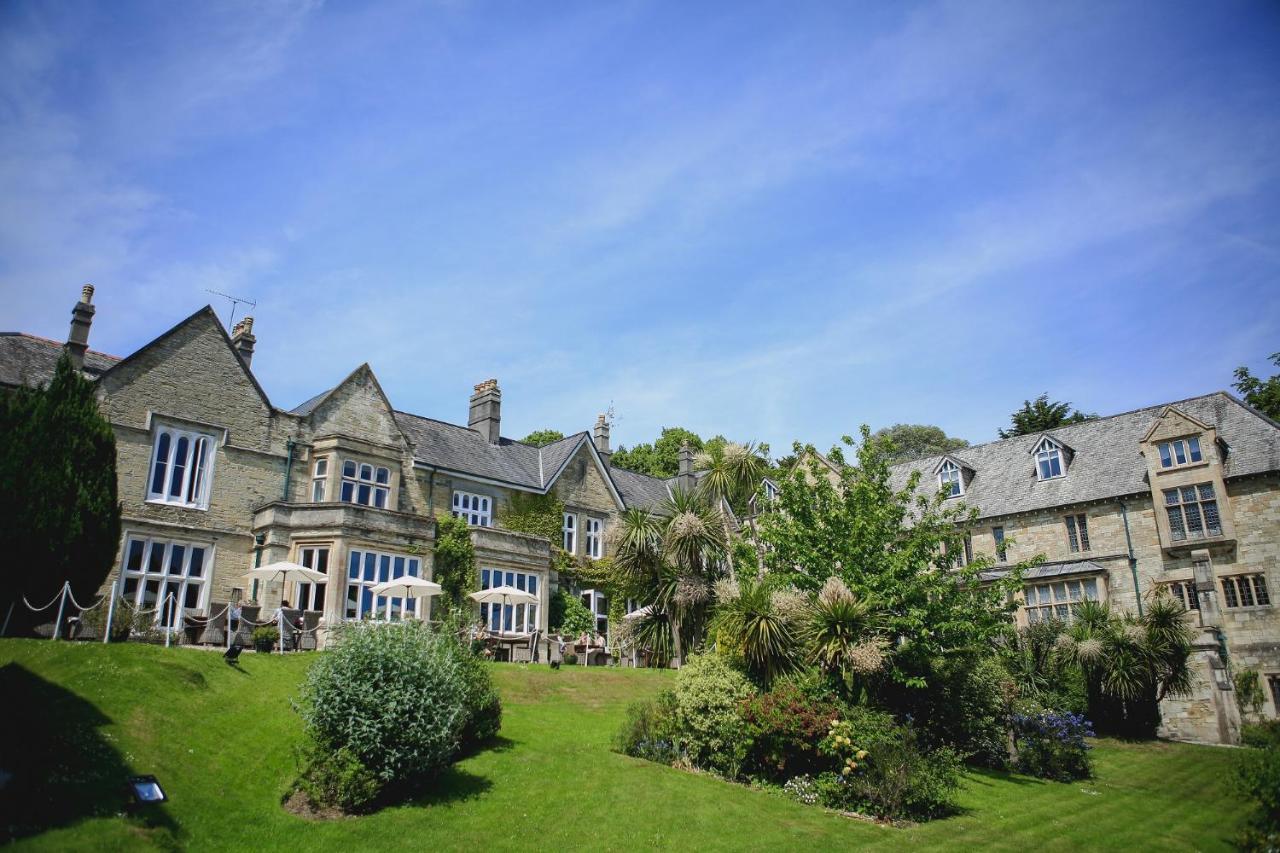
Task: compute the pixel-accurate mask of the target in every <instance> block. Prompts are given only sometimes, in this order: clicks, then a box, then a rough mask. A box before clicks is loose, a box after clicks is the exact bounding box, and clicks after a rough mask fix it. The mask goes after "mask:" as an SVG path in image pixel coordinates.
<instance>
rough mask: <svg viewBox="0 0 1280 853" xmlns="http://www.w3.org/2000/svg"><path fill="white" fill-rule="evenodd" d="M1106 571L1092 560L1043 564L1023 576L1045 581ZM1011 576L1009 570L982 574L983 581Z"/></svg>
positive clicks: (995, 570) (994, 570) (1027, 578)
mask: <svg viewBox="0 0 1280 853" xmlns="http://www.w3.org/2000/svg"><path fill="white" fill-rule="evenodd" d="M1105 571H1106V567H1104V566H1101V565H1099V564H1097V563H1095V562H1093V561H1092V560H1078V561H1076V562H1066V563H1041V564H1040V565H1038V566H1032V567H1031V568H1029V569H1027V571H1026V573H1025V574H1023V576H1022V579H1023V580H1044V579H1045V578H1062V577H1072V576H1073V575H1096V574H1102V573H1103V572H1105ZM1007 574H1009V570H1008V569H992V570H991V571H989V572H983V573H982V579H983V580H998V579H999V578H1002V577H1004V576H1005V575H1007Z"/></svg>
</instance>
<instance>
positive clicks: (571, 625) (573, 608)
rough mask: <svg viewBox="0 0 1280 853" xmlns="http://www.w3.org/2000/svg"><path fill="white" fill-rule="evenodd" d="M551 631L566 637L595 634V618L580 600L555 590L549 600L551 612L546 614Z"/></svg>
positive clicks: (567, 593) (570, 594)
mask: <svg viewBox="0 0 1280 853" xmlns="http://www.w3.org/2000/svg"><path fill="white" fill-rule="evenodd" d="M547 618H548V624H550V626H551V630H553V631H556V632H558V633H560V634H562V635H563V636H566V637H577V636H579V635H580V634H584V633H592V634H594V633H595V630H596V617H594V616H592V615H591V611H590V610H588V609H587V605H585V604H583V603H582V599H581V598H578V596H576V595H573V594H572V593H569V592H566V591H565V590H563V589H560V590H556V594H555V595H554V596H552V598H551V612H550V613H548V614H547Z"/></svg>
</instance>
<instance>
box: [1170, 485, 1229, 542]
mask: <svg viewBox="0 0 1280 853" xmlns="http://www.w3.org/2000/svg"><path fill="white" fill-rule="evenodd" d="M1164 506H1165V512H1167V513H1168V514H1169V535H1170V536H1172V537H1173V541H1175V542H1181V541H1183V540H1186V539H1203V538H1204V537H1206V536H1221V535H1222V519H1221V518H1220V517H1219V515H1218V500H1217V495H1216V494H1215V493H1214V490H1213V484H1212V483H1201V484H1199V485H1196V486H1180V487H1178V488H1176V489H1165V490H1164Z"/></svg>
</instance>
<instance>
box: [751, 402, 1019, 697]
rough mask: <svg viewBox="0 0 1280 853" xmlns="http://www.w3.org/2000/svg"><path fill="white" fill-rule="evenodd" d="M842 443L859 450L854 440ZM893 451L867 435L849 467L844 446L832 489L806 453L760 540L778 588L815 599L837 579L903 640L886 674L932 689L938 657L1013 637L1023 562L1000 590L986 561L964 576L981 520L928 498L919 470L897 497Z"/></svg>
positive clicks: (838, 451) (835, 458)
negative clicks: (969, 535)
mask: <svg viewBox="0 0 1280 853" xmlns="http://www.w3.org/2000/svg"><path fill="white" fill-rule="evenodd" d="M843 443H844V445H845V447H847V448H853V447H854V442H853V440H852V439H850V438H848V437H847V436H846V437H845V439H844V442H843ZM812 449H813V448H811V447H810V448H800V447H798V446H797V448H796V452H797V454H800V453H801V452H802V450H804V451H805V452H808V451H812ZM887 451H888V448H887V447H886V442H885V441H884V439H875V438H872V436H871V432H870V430H869V429H867V428H866V427H863V429H862V441H861V443H860V444H858V445H857V447H856V455H857V464H855V465H847V464H845V456H844V450H843V449H842V448H841V447H836V448H833V449H832V451H831V453H830V458H831V460H832V462H833V463H835V466H836V470H838V472H839V474H838V476H837V478H836V479H837V482H835V483H833V482H832V481H831V479H829V474H828V471H829V469H826V468H825V467H824V466H822V463H821V462H819V461H818V459H817V457H816V454H814V453H809V454H808V462H807V464H802V465H800V466H798V467H797V468H796V469H794V470H792V471H791V472H790V473H788V474H787V475H785V476H783V477H782V478H780V482H779V484H778V485H779V488H780V493H779V495H778V499H777V500H776V501H775V502H774V503H773V504H772V506H771V507H770V511H769V512H767V513H765V515H764V516H763V518H762V519H761V530H760V537H761V539H762V540H763V541H764V542H765V544H766V546H767V547H766V552H765V558H766V564H767V566H768V568H769V571H770V573H771V575H772V576H773V577H774V578H775V579H776V580H777V581H778V582H779V583H784V584H790V585H793V586H795V587H797V588H798V589H801V590H807V591H817V590H819V589H821V588H822V587H823V586H824V585H825V584H826V581H827V578H829V577H833V576H834V577H838V578H839V579H840V580H841V581H843V583H844V585H845V587H846V588H847V589H848V591H849V593H850V594H851V595H852V597H853V600H854V601H857V602H866V605H867V607H869V608H870V609H871V611H873V612H874V613H875V619H876V623H877V624H878V625H879V627H880V630H881V635H882V636H884V637H887V638H890V639H892V640H893V641H894V642H895V646H894V647H893V648H892V649H889V650H887V651H886V657H887V661H886V662H885V664H884V669H883V672H884V673H885V676H886V677H887V678H888V679H889V680H891V681H892V682H894V683H896V684H898V685H901V686H902V687H904V688H907V689H916V688H922V687H925V686H926V684H927V683H928V680H929V676H930V673H931V672H932V671H933V669H934V666H935V664H936V662H937V661H938V660H939V659H945V658H946V657H948V656H950V655H953V654H957V653H959V652H962V651H964V650H968V649H973V648H981V649H987V648H989V647H990V645H991V643H992V642H993V640H994V639H995V638H997V637H1003V636H1005V635H1006V634H1007V633H1008V632H1009V631H1010V621H1009V613H1010V612H1011V605H1010V604H1009V603H1008V601H1009V596H1010V594H1011V593H1012V592H1014V591H1015V590H1017V589H1018V588H1019V587H1020V580H1019V578H1020V577H1021V574H1022V571H1023V569H1024V568H1025V564H1019V565H1017V566H1014V567H1012V568H1011V570H1010V572H1009V573H1008V574H1007V575H1006V576H1005V577H1004V578H1002V579H999V580H996V581H994V582H987V581H986V580H985V579H984V578H982V577H981V573H982V572H983V571H985V570H988V569H990V568H992V566H991V563H990V561H989V560H987V558H984V557H979V558H977V559H975V560H973V561H971V562H970V563H969V564H968V565H967V566H962V567H956V566H955V565H954V562H955V561H954V559H953V557H952V556H951V555H954V554H957V553H961V552H962V551H963V548H964V537H965V527H966V525H969V524H972V522H973V520H974V519H975V517H976V515H975V513H974V512H973V511H969V510H965V509H964V508H963V507H962V506H954V505H948V504H947V503H946V502H945V500H944V497H943V495H942V494H941V492H938V493H934V494H920V493H919V492H918V487H919V483H920V477H919V474H918V473H916V474H913V475H912V477H911V478H910V479H909V481H908V482H907V483H906V485H905V486H904V487H903V488H902V489H900V490H896V491H895V490H894V488H893V487H892V485H891V484H890V479H889V456H888V452H887ZM839 598H840V599H841V600H844V596H843V595H841V596H839ZM841 606H845V605H841ZM852 606H853V605H849V606H848V607H852ZM848 607H846V609H848ZM848 615H849V617H850V618H852V617H853V616H854V615H856V614H852V613H850V614H848ZM859 618H861V617H859ZM849 639H853V638H849Z"/></svg>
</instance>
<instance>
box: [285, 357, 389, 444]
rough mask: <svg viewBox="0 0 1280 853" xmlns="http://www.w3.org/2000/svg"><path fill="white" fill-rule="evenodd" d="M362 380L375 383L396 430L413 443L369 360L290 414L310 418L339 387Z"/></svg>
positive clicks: (379, 397) (379, 396)
mask: <svg viewBox="0 0 1280 853" xmlns="http://www.w3.org/2000/svg"><path fill="white" fill-rule="evenodd" d="M361 380H364V381H367V382H369V383H370V384H372V385H373V390H374V391H376V392H377V394H378V399H380V400H381V401H382V404H383V405H384V406H386V409H387V416H388V417H389V418H391V422H392V423H393V424H394V425H395V428H396V431H397V432H398V433H399V434H400V437H401V438H403V439H404V441H405V443H406V444H411V443H412V441H413V439H412V437H411V436H409V435H408V434H407V433H406V432H405V431H404V425H403V424H401V423H400V419H399V418H398V417H396V414H397V413H396V410H395V408H394V407H393V406H392V405H391V401H390V400H389V399H387V394H386V392H385V391H383V390H382V383H381V382H379V381H378V377H377V376H376V375H375V374H374V372H373V368H372V367H370V366H369V363H368V362H367V361H366V362H365V363H364V364H362V365H360V366H359V367H357V368H356V369H355V370H353V371H351V372H350V373H348V374H347V377H346V378H345V379H343V380H342V381H341V382H339V383H338V384H337V385H335V386H333V387H332V388H330V389H329V390H328V391H324V392H322V393H320V394H317V395H316V396H314V397H312V398H311V399H310V400H308V401H307V402H305V403H303V404H302V405H301V406H299V407H297V408H296V409H292V410H291V411H290V412H289V414H291V415H299V416H301V417H305V418H309V417H311V416H312V415H314V414H315V413H316V412H318V411H319V410H320V409H321V407H323V406H324V404H325V403H326V402H328V401H329V399H330V398H331V397H333V395H334V394H335V393H337V392H338V390H339V389H341V388H344V387H346V386H347V385H351V384H354V383H356V382H359V381H361Z"/></svg>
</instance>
